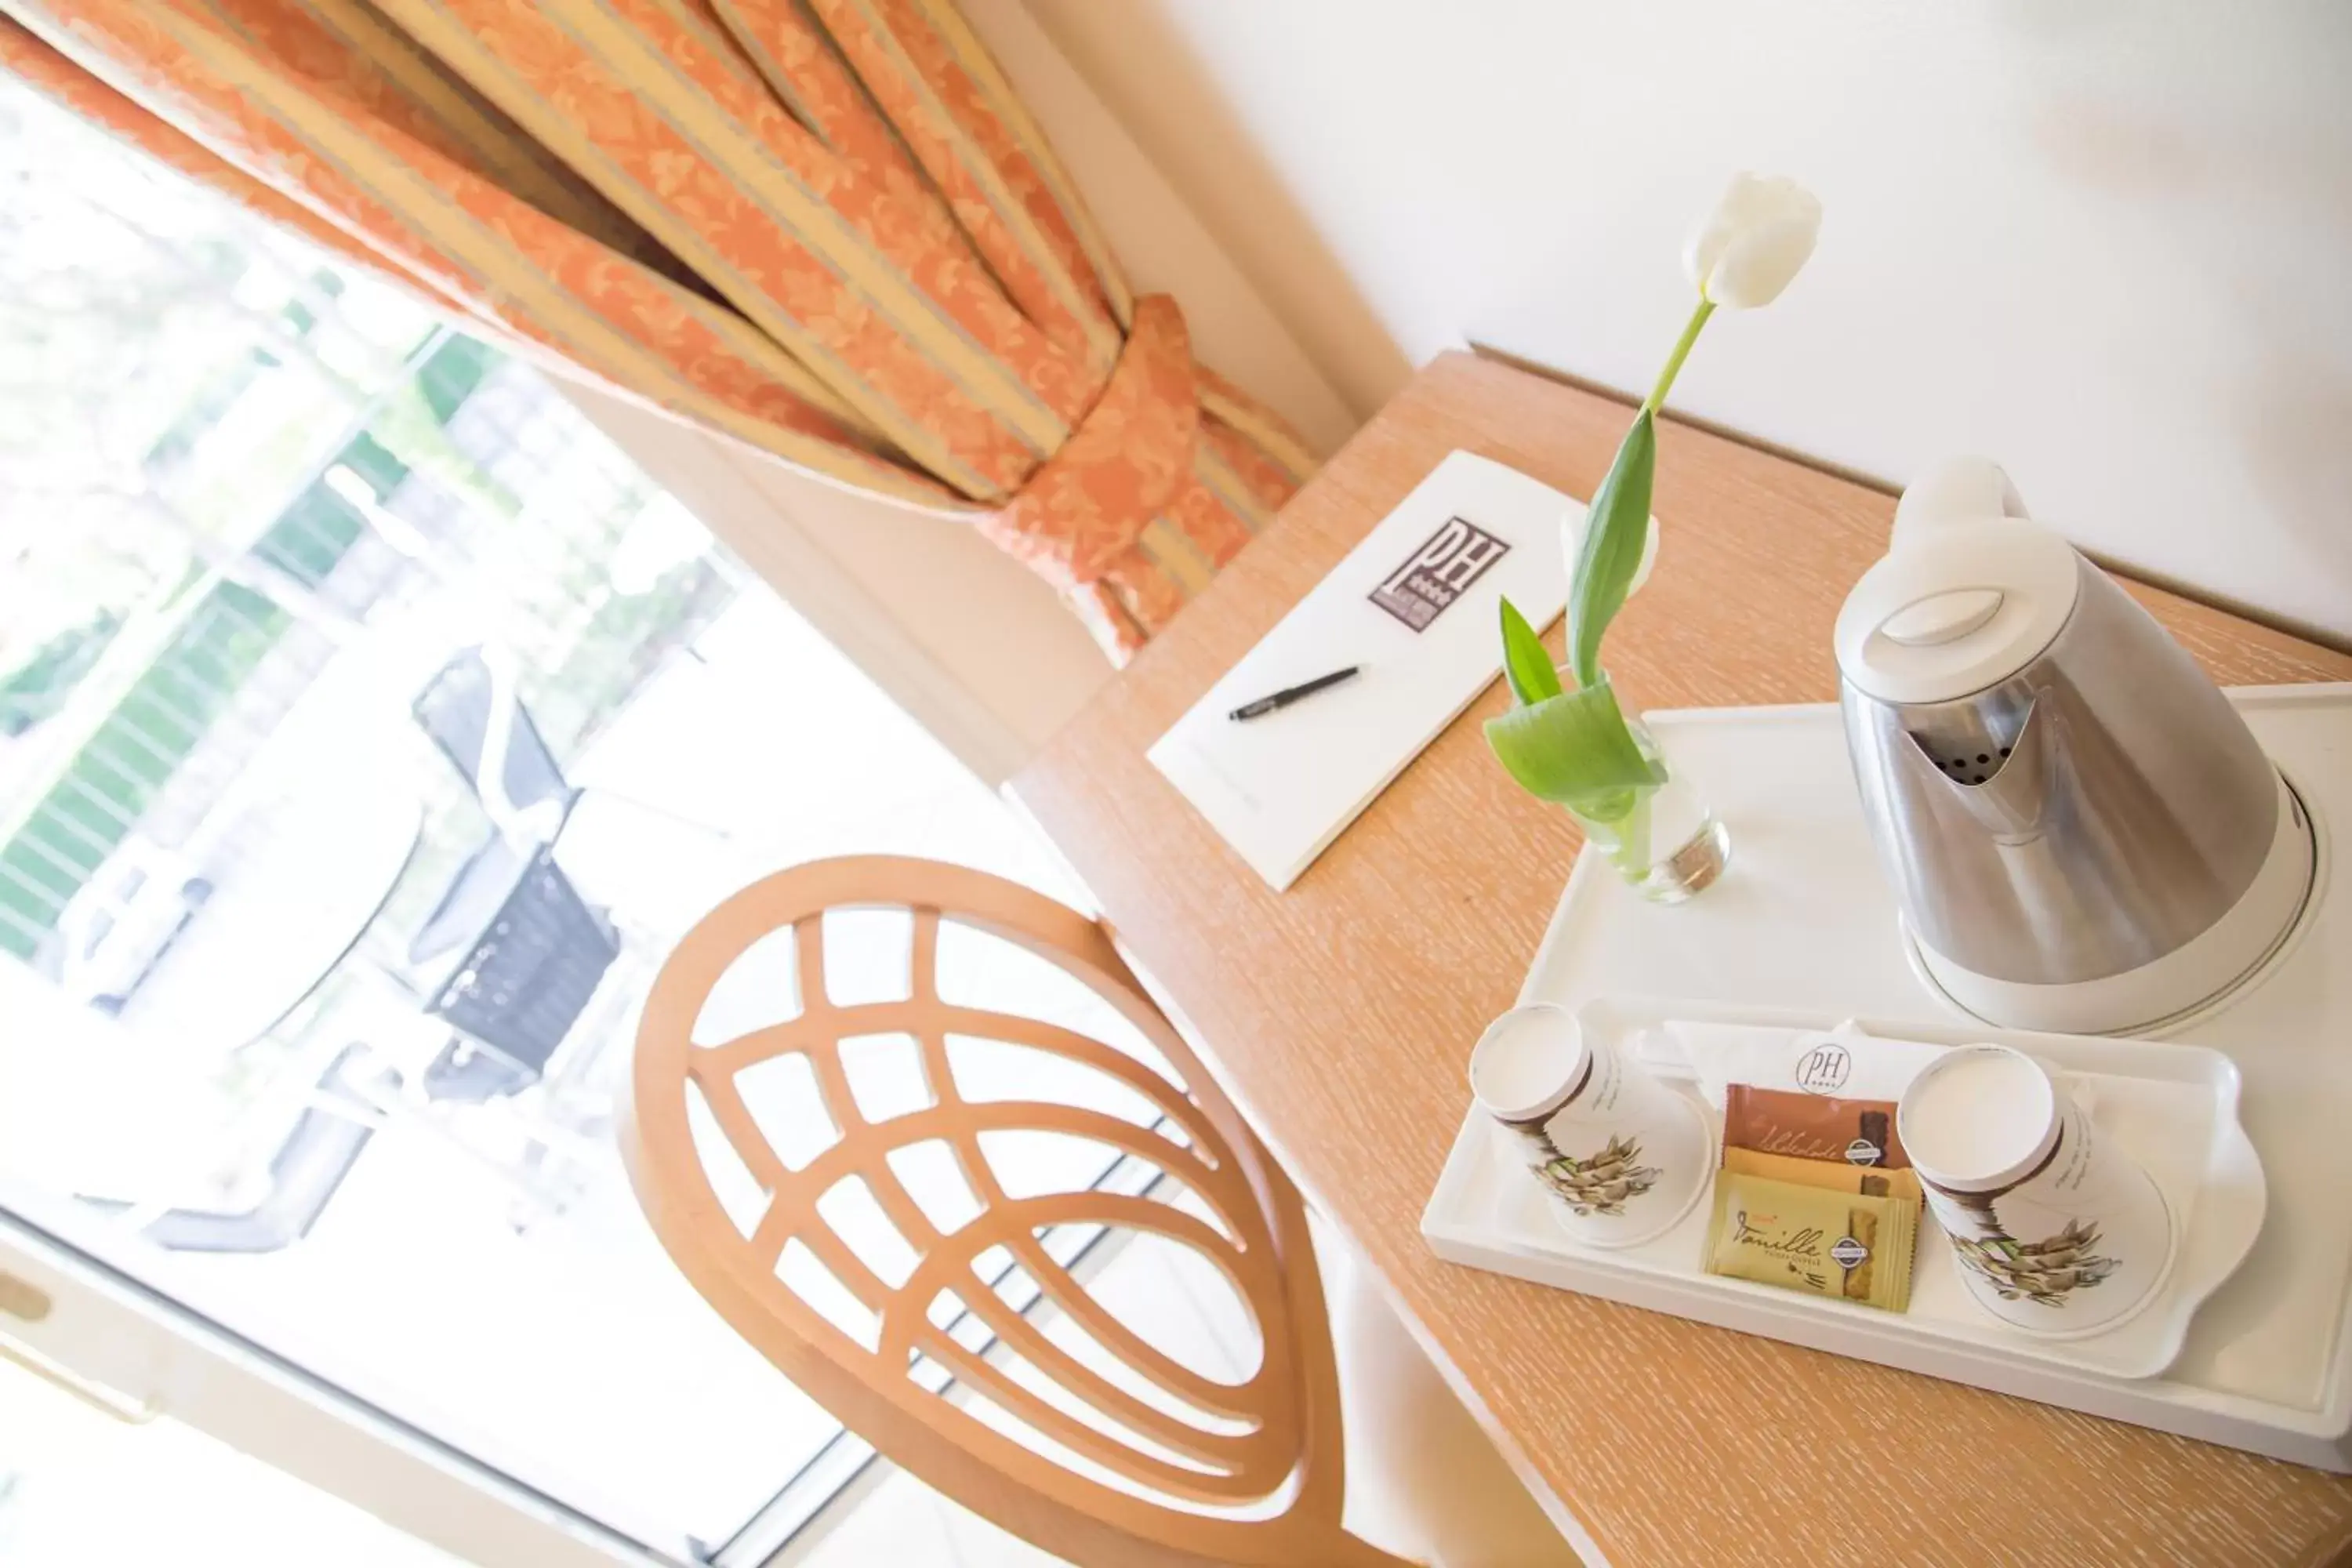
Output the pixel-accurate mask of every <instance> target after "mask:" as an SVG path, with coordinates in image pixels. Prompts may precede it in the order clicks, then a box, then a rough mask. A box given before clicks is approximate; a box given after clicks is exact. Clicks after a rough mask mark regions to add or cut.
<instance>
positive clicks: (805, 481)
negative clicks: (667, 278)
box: [574, 0, 1356, 782]
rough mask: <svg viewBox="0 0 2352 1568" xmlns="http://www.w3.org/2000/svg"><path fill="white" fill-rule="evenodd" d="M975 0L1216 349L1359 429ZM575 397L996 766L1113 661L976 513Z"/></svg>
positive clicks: (1032, 96) (1170, 208) (1235, 366)
mask: <svg viewBox="0 0 2352 1568" xmlns="http://www.w3.org/2000/svg"><path fill="white" fill-rule="evenodd" d="M961 4H962V6H963V10H964V13H965V15H966V16H969V17H970V18H971V23H972V26H973V27H974V28H975V29H976V30H977V31H978V32H979V33H980V35H981V37H982V39H983V41H985V42H986V43H987V45H988V47H989V48H990V49H991V50H992V52H993V53H994V54H995V55H996V57H997V58H998V60H999V62H1000V63H1002V64H1003V67H1004V69H1005V73H1006V75H1007V76H1008V77H1010V78H1011V79H1012V81H1013V86H1014V87H1015V88H1016V89H1019V90H1020V92H1021V94H1022V98H1023V100H1024V101H1025V102H1026V103H1027V104H1028V106H1029V109H1030V111H1031V112H1032V113H1033V114H1034V115H1035V116H1036V117H1037V120H1038V121H1039V123H1040V124H1042V125H1043V126H1044V127H1045V133H1046V134H1047V136H1048V137H1050V138H1051V139H1052V140H1053V142H1054V144H1055V147H1056V148H1057V149H1058V150H1059V151H1060V152H1061V153H1062V155H1063V158H1064V161H1065V162H1066V163H1067V164H1068V165H1069V167H1070V172H1071V177H1072V178H1073V179H1074V180H1076V183H1077V185H1078V188H1079V190H1080V192H1081V194H1082V195H1084V196H1085V197H1086V200H1087V205H1089V206H1090V207H1091V208H1092V209H1093V211H1094V214H1095V216H1096V218H1097V221H1098V222H1099V223H1100V225H1101V226H1102V228H1103V231H1104V235H1105V237H1107V239H1108V241H1109V243H1110V245H1111V247H1113V249H1114V250H1115V251H1116V252H1117V253H1118V257H1119V258H1120V259H1121V261H1122V262H1123V263H1124V265H1125V266H1126V268H1127V271H1128V275H1129V281H1130V282H1132V283H1133V284H1134V286H1135V287H1136V289H1139V290H1140V291H1144V292H1154V291H1166V292H1169V293H1172V294H1174V295H1175V296H1176V298H1177V300H1178V302H1179V303H1180V304H1181V305H1182V307H1183V309H1184V313H1185V319H1186V321H1187V322H1188V323H1189V324H1190V326H1191V329H1192V343H1193V350H1194V353H1195V354H1196V355H1197V356H1198V357H1199V358H1200V359H1201V361H1202V363H1206V364H1208V365H1210V366H1212V367H1213V368H1214V369H1215V370H1217V371H1218V372H1219V373H1220V374H1223V375H1226V376H1228V377H1230V378H1232V379H1233V380H1234V381H1235V382H1237V383H1238V384H1241V385H1242V386H1244V387H1245V388H1247V389H1248V390H1250V391H1251V392H1253V393H1255V394H1256V395H1258V396H1259V397H1261V398H1263V399H1265V401H1266V402H1267V403H1268V404H1269V405H1271V406H1273V407H1274V408H1275V409H1276V411H1277V412H1279V413H1280V414H1282V415H1283V416H1286V418H1288V419H1289V420H1290V422H1291V423H1292V424H1293V425H1294V426H1297V428H1298V430H1299V432H1300V434H1301V435H1303V436H1304V437H1307V441H1308V442H1309V443H1310V444H1311V445H1312V446H1314V447H1316V448H1317V449H1318V450H1319V451H1328V450H1329V449H1331V448H1332V447H1336V446H1338V445H1339V443H1340V442H1341V441H1342V440H1344V439H1345V438H1346V437H1347V436H1348V434H1349V431H1350V430H1352V429H1353V428H1354V426H1355V424H1356V419H1355V416H1354V415H1353V414H1352V413H1351V412H1350V410H1349V406H1348V404H1347V403H1346V402H1345V401H1344V400H1343V399H1342V398H1341V397H1340V396H1339V394H1338V393H1337V392H1336V391H1335V390H1334V389H1333V388H1332V386H1331V384H1330V383H1329V382H1328V380H1327V379H1326V378H1325V377H1324V375H1323V374H1322V373H1321V372H1319V371H1318V369H1317V368H1316V367H1315V365H1314V363H1312V361H1310V359H1309V358H1308V357H1307V354H1306V353H1305V352H1304V351H1303V350H1302V349H1301V348H1300V346H1299V344H1298V342H1297V340H1296V339H1295V338H1294V337H1293V336H1292V335H1291V334H1290V333H1289V332H1288V331H1286V330H1285V328H1284V326H1283V323H1282V322H1281V321H1280V320H1279V319H1277V317H1276V313H1275V312H1274V310H1272V309H1271V308H1270V307H1269V306H1268V304H1267V303H1266V301H1265V300H1264V299H1263V298H1262V297H1261V296H1260V295H1259V294H1258V293H1257V291H1256V290H1255V289H1254V288H1253V287H1252V286H1251V285H1250V283H1249V282H1248V280H1247V279H1245V278H1244V276H1243V274H1242V273H1241V271H1240V270H1239V269H1238V268H1236V267H1235V266H1234V264H1233V262H1232V261H1231V260H1230V259H1229V258H1228V257H1227V256H1226V254H1225V252H1224V251H1223V249H1222V248H1221V247H1220V246H1219V245H1218V243H1217V241H1216V240H1215V239H1213V237H1211V236H1210V234H1209V231H1208V230H1207V228H1205V227H1204V226H1202V224H1201V223H1200V222H1199V221H1198V220H1197V219H1196V218H1195V217H1194V216H1193V215H1192V212H1191V211H1190V210H1189V209H1188V208H1187V207H1186V205H1185V204H1184V201H1183V199H1182V198H1181V197H1180V196H1179V195H1177V194H1176V193H1175V191H1174V189H1173V188H1172V187H1171V185H1170V184H1168V183H1167V182H1166V181H1165V180H1163V179H1162V178H1161V177H1160V174H1158V172H1157V171H1156V170H1155V169H1154V168H1153V167H1152V165H1151V163H1150V161H1149V160H1147V159H1146V158H1145V157H1144V155H1143V154H1142V153H1140V152H1139V150H1138V149H1137V147H1136V145H1135V143H1134V142H1133V141H1132V140H1131V139H1130V138H1129V136H1128V134H1127V132H1125V131H1124V130H1123V129H1122V128H1121V126H1120V125H1119V123H1118V121H1117V120H1115V119H1113V118H1112V117H1111V115H1110V114H1109V113H1108V110H1105V108H1104V107H1103V105H1102V104H1101V103H1100V102H1099V101H1098V100H1097V99H1096V97H1095V96H1094V94H1093V92H1092V90H1091V89H1089V88H1088V87H1087V84H1086V82H1085V80H1084V79H1082V78H1081V77H1080V76H1078V74H1077V73H1076V72H1075V71H1074V70H1072V69H1071V68H1069V66H1068V65H1067V64H1066V62H1065V61H1064V60H1063V59H1062V58H1061V57H1060V56H1059V55H1058V54H1057V53H1056V52H1055V48H1054V47H1053V45H1052V44H1051V43H1050V42H1049V41H1048V40H1047V39H1046V37H1045V35H1044V34H1043V33H1042V32H1041V31H1039V30H1038V28H1037V27H1036V26H1035V25H1034V23H1033V22H1032V21H1031V20H1030V18H1029V16H1028V14H1027V13H1026V12H1024V10H1022V8H1021V7H1020V5H1018V4H1017V3H1016V0H961ZM574 396H575V398H576V399H577V401H579V402H580V403H581V404H582V405H583V407H584V408H585V409H586V410H587V412H588V414H589V416H591V417H592V418H593V419H594V420H596V422H597V423H598V424H599V425H600V426H603V427H604V429H605V430H606V431H607V432H609V433H610V434H611V435H613V436H614V438H615V439H617V440H619V441H620V442H621V443H622V444H623V445H624V446H625V447H627V448H628V449H629V451H630V454H631V455H632V456H633V457H635V458H636V459H637V460H638V462H640V463H641V464H643V465H644V466H645V468H646V471H647V472H648V473H650V474H651V475H652V476H653V477H654V478H655V479H656V480H657V481H659V482H661V483H662V484H664V485H666V486H667V487H668V488H669V489H671V490H672V491H673V492H674V493H675V494H677V497H678V499H679V500H683V501H684V502H685V503H686V504H687V505H688V507H690V508H691V509H693V510H694V511H695V512H696V514H697V515H698V516H699V517H700V518H702V520H703V521H705V522H707V523H708V524H709V526H710V527H711V529H712V530H713V531H716V532H717V533H719V536H720V537H722V538H723V539H725V540H726V541H727V542H729V543H730V545H731V546H733V547H734V549H735V550H736V552H738V553H739V554H740V555H741V556H742V557H743V558H744V559H745V561H747V562H748V563H751V565H752V566H753V567H754V568H755V569H757V570H759V571H760V572H761V574H762V575H763V576H765V577H766V578H768V580H769V581H770V582H772V583H773V584H775V586H776V588H777V589H778V591H779V592H780V593H782V595H784V597H785V598H786V599H787V600H789V601H790V602H792V604H793V606H794V607H795V608H797V609H798V610H800V611H801V612H802V614H803V615H804V616H807V618H808V619H809V621H810V622H811V624H813V625H814V626H816V628H817V629H818V630H819V631H821V632H823V633H824V634H825V635H826V636H827V637H830V638H831V639H832V640H833V641H834V642H835V644H837V645H838V646H840V647H842V649H843V650H844V651H845V653H847V654H848V655H849V657H850V658H853V659H855V660H856V662H857V663H858V664H859V665H860V666H861V667H862V668H865V669H866V672H867V673H868V674H870V675H872V676H873V677H874V678H875V679H877V681H878V682H879V683H880V684H881V685H882V687H883V688H884V689H886V690H887V691H889V692H890V693H891V694H892V695H893V696H894V697H896V698H897V699H898V700H899V701H900V702H901V704H902V705H904V706H905V707H906V708H907V709H908V711H909V712H911V713H912V714H913V715H914V716H915V718H916V719H917V720H919V721H921V722H922V723H923V724H925V725H926V726H927V727H929V729H930V730H931V731H933V732H934V733H936V734H938V735H939V736H940V739H941V740H942V741H943V742H945V743H946V744H947V745H948V746H949V747H950V750H952V751H954V752H956V754H957V755H958V756H960V757H961V758H962V759H963V761H964V762H965V763H968V764H970V765H971V767H972V768H973V770H974V771H976V772H977V773H980V774H981V775H982V777H983V778H987V779H989V780H991V781H992V782H993V781H995V780H997V779H1001V778H1003V776H1004V775H1005V774H1006V773H1009V772H1011V771H1012V770H1013V769H1014V768H1016V767H1018V766H1019V765H1020V763H1022V762H1023V761H1024V760H1025V759H1026V758H1027V756H1028V755H1029V754H1030V753H1031V752H1034V750H1035V749H1036V747H1037V746H1038V745H1040V744H1042V743H1043V742H1045V739H1046V738H1047V737H1049V736H1050V735H1052V734H1053V732H1054V731H1055V730H1057V729H1059V728H1060V727H1061V725H1062V724H1063V723H1064V722H1066V721H1067V720H1068V719H1069V718H1070V716H1071V715H1073V714H1074V713H1076V710H1078V708H1079V707H1080V706H1081V705H1082V704H1083V703H1084V702H1085V701H1086V700H1087V698H1088V697H1089V696H1090V695H1092V693H1093V692H1094V691H1095V689H1097V687H1098V686H1100V685H1101V683H1102V682H1103V681H1104V680H1105V679H1108V677H1109V675H1110V666H1109V665H1108V663H1107V662H1106V661H1105V659H1104V658H1103V656H1102V655H1101V653H1100V652H1099V651H1097V648H1096V647H1095V645H1094V642H1093V640H1092V639H1091V638H1090V637H1087V634H1086V633H1085V631H1083V630H1082V629H1081V628H1080V627H1079V626H1078V623H1077V622H1076V619H1074V618H1073V617H1072V616H1070V615H1069V614H1068V612H1067V611H1066V610H1065V609H1064V608H1063V607H1062V605H1061V602H1060V600H1059V599H1058V598H1057V597H1056V596H1055V595H1054V593H1053V592H1052V591H1051V590H1050V589H1048V588H1047V587H1046V586H1045V584H1043V583H1042V582H1041V581H1039V580H1038V579H1037V578H1036V577H1034V575H1032V574H1030V573H1029V572H1028V570H1027V569H1026V568H1024V567H1023V566H1021V565H1019V564H1018V563H1015V562H1013V561H1012V560H1011V559H1010V558H1008V557H1006V556H1004V555H1002V554H1000V553H998V552H997V551H996V550H995V549H994V548H993V547H992V546H991V545H989V544H988V543H987V542H984V541H983V540H982V539H981V538H980V536H979V535H978V534H976V533H975V532H973V531H972V530H971V526H970V525H969V524H967V523H964V522H961V521H952V520H950V519H945V518H939V517H930V516H926V515H923V514H920V513H918V512H913V511H909V510H904V509H901V508H898V507H896V506H893V505H890V504H888V503H887V502H882V501H877V500H871V499H868V498H866V497H862V496H856V495H850V494H847V493H845V492H844V491H841V490H839V489H835V488H834V487H832V486H830V485H828V484H825V483H824V482H822V481H820V480H817V479H812V478H810V477H808V476H807V475H805V474H803V473H801V472H799V471H797V470H794V469H792V468H787V467H785V466H784V465H782V464H781V463H776V462H773V461H770V460H767V459H765V458H761V457H760V456H759V455H758V454H756V453H754V452H752V451H751V450H749V449H748V448H745V447H739V446H736V445H734V444H732V443H730V442H727V441H722V440H719V439H716V438H714V437H708V436H704V435H702V434H700V433H698V432H697V431H694V430H691V429H688V428H687V427H685V426H680V425H677V424H676V423H674V422H672V421H670V420H668V419H667V418H665V417H663V416H660V415H657V414H655V413H652V412H649V411H647V410H645V409H642V408H639V407H636V406H634V405H629V404H626V403H624V402H621V401H619V400H617V399H614V398H609V397H603V396H598V395H593V394H587V393H580V392H575V393H574Z"/></svg>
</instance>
